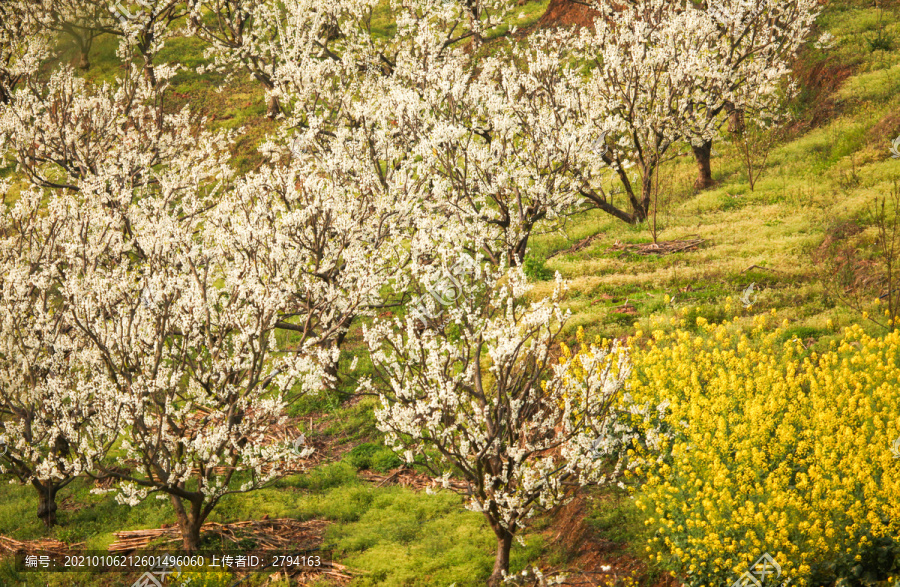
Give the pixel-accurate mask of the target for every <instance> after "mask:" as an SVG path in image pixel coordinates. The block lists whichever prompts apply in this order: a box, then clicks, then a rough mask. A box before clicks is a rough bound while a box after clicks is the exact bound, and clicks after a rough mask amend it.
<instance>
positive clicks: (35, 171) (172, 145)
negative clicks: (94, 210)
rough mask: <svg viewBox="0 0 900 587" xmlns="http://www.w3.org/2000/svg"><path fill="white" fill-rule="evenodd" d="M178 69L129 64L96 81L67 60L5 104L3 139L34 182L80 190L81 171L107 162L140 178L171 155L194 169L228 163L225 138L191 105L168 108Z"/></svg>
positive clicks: (0, 120)
mask: <svg viewBox="0 0 900 587" xmlns="http://www.w3.org/2000/svg"><path fill="white" fill-rule="evenodd" d="M176 71H177V69H176V68H174V67H169V66H160V67H159V68H157V78H158V79H157V83H151V82H150V81H149V80H148V79H146V77H144V76H142V74H141V70H140V68H138V67H136V66H132V67H131V68H130V69H129V70H127V71H126V73H125V74H124V75H123V76H122V77H118V78H116V79H115V80H114V81H113V82H112V83H104V84H103V85H101V86H99V87H98V86H95V85H90V84H88V83H87V82H86V81H85V80H84V79H83V78H81V77H78V76H76V75H75V71H74V70H73V69H72V68H71V67H69V66H63V67H61V68H59V69H58V70H56V71H55V72H54V73H53V74H52V75H51V76H50V78H49V80H48V81H46V83H40V82H38V81H34V82H32V83H29V84H28V85H27V87H25V88H22V91H18V92H16V93H15V94H14V95H13V97H12V100H11V102H10V104H9V105H8V107H6V108H4V109H2V110H0V147H2V148H3V149H4V150H5V151H6V153H7V154H8V156H10V157H12V158H13V159H14V160H15V161H16V163H17V170H18V171H19V172H20V173H21V174H22V175H23V176H25V178H27V181H28V182H29V183H31V184H33V185H36V186H42V187H47V188H65V189H69V190H78V189H80V187H79V182H80V180H81V179H83V178H85V177H88V176H91V175H94V176H96V175H99V174H101V172H102V171H103V170H104V169H106V168H109V169H114V170H115V181H116V182H117V183H119V184H122V185H126V184H128V185H140V184H144V183H146V182H147V181H152V180H153V178H152V176H148V175H147V173H146V170H147V169H149V168H152V167H154V166H157V165H162V164H169V163H171V162H174V161H180V163H178V165H179V166H180V168H181V169H183V170H189V169H191V168H194V169H195V172H194V173H196V174H201V175H202V174H203V173H207V172H217V171H213V170H210V169H209V165H215V166H219V167H221V166H222V165H223V164H224V162H223V161H222V160H221V158H220V157H218V156H216V157H213V156H212V155H213V154H215V153H218V152H221V150H222V149H223V148H224V143H222V141H221V140H220V139H217V138H216V135H214V134H213V133H210V132H208V131H204V130H202V128H203V124H204V120H203V119H202V118H199V117H197V116H195V115H193V114H191V112H190V110H189V109H188V108H187V107H185V108H183V109H182V110H181V111H179V112H177V113H174V114H173V113H167V112H166V111H165V109H164V103H165V98H166V95H167V90H168V80H170V79H171V77H172V76H174V75H175V73H176ZM185 177H189V176H185Z"/></svg>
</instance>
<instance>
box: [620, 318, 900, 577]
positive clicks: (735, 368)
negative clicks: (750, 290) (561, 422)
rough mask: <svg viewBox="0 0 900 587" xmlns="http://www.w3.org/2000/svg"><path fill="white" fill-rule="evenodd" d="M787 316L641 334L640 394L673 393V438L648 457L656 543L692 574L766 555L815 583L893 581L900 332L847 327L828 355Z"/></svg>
mask: <svg viewBox="0 0 900 587" xmlns="http://www.w3.org/2000/svg"><path fill="white" fill-rule="evenodd" d="M775 324H777V318H776V316H775V315H774V314H772V315H764V316H758V317H757V318H756V319H755V325H754V327H753V328H752V329H750V331H749V332H748V331H747V330H746V329H741V328H738V327H736V326H735V325H733V324H729V323H728V322H725V323H723V324H718V325H714V324H707V323H706V321H705V320H703V319H702V318H701V319H698V320H697V326H698V330H695V331H693V332H689V331H686V330H682V329H678V330H675V331H674V332H672V333H670V334H666V333H663V332H662V331H661V330H657V331H655V332H654V333H653V336H652V337H651V342H650V344H649V345H646V344H644V345H633V346H632V349H631V356H632V361H633V364H634V371H633V374H632V381H631V389H630V393H631V396H633V397H632V398H631V401H634V402H636V403H639V404H640V403H644V402H649V403H650V404H651V405H658V404H659V403H660V402H662V401H664V400H668V402H669V404H668V407H667V409H666V411H665V415H664V416H662V418H663V420H664V421H663V423H662V424H663V425H664V426H665V427H666V428H667V430H669V432H670V434H669V437H668V438H666V439H664V441H663V444H662V447H661V449H660V450H657V451H652V452H651V451H649V450H647V449H646V448H645V447H639V448H638V449H637V451H638V453H639V454H635V455H634V456H635V457H636V458H637V459H638V460H639V461H640V462H641V466H639V467H638V469H637V470H636V474H637V481H638V483H637V484H636V487H637V489H636V495H635V497H636V503H637V504H638V506H639V507H640V508H641V510H642V511H643V512H644V513H645V516H646V518H645V524H646V525H647V526H648V528H649V529H650V530H651V535H652V536H653V538H652V539H651V543H650V544H649V545H648V547H647V548H648V552H650V553H651V556H652V557H653V558H654V559H655V560H656V561H658V562H659V563H660V564H661V566H663V567H664V568H668V569H669V570H672V571H675V572H676V573H677V574H678V575H679V576H680V577H682V578H683V579H684V580H685V582H686V584H688V585H691V586H700V585H716V586H720V585H723V584H731V583H732V582H733V581H734V580H735V579H737V578H738V577H739V576H740V575H741V574H743V573H744V572H745V571H747V570H748V568H749V566H750V565H751V564H753V562H754V561H756V560H757V559H758V558H759V557H760V556H761V555H762V554H763V553H768V554H769V555H770V556H772V557H773V558H774V560H775V561H776V562H778V564H780V565H781V567H782V575H781V578H780V581H784V580H785V579H786V578H787V577H790V578H791V584H792V585H798V586H801V587H802V586H804V585H812V584H815V582H816V581H820V580H828V581H834V580H835V579H837V578H840V577H850V576H857V577H858V576H859V574H860V573H869V576H870V577H871V578H873V579H877V580H884V579H887V576H884V577H880V576H879V575H881V574H885V573H889V572H890V570H891V569H890V568H889V567H890V564H888V568H877V567H878V565H879V564H881V565H882V567H883V565H884V563H883V562H879V560H881V561H884V560H890V559H891V558H893V555H892V554H887V555H886V554H885V553H895V554H898V555H900V546H898V542H896V541H895V539H894V537H896V536H898V535H900V459H898V458H894V454H895V452H896V451H897V450H898V447H900V443H896V444H895V441H896V439H898V438H900V331H894V332H893V333H891V334H887V335H885V336H882V337H870V336H868V335H866V334H865V333H864V332H863V330H862V329H861V328H860V327H859V326H854V327H851V328H847V329H845V331H844V333H843V336H842V338H841V339H840V340H839V341H838V342H835V343H832V348H831V349H830V350H829V351H828V352H824V353H822V354H821V355H819V354H816V353H810V352H808V351H807V350H806V349H805V348H804V347H803V345H802V343H801V342H800V341H799V340H796V339H795V340H788V341H787V342H783V341H784V339H785V336H784V334H783V330H782V329H781V328H777V327H775ZM640 346H643V347H644V348H640Z"/></svg>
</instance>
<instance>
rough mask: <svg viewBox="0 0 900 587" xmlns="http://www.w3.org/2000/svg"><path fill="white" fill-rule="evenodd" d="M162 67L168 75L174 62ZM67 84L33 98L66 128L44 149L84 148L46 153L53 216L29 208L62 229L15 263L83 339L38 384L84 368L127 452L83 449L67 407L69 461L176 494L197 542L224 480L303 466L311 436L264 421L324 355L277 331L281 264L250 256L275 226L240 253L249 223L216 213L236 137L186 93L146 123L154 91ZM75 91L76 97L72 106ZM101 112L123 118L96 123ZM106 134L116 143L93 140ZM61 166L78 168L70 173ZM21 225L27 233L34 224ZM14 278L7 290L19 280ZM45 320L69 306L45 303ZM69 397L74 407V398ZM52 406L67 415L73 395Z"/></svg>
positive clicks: (45, 390)
mask: <svg viewBox="0 0 900 587" xmlns="http://www.w3.org/2000/svg"><path fill="white" fill-rule="evenodd" d="M139 71H140V70H139V69H134V70H132V76H131V78H130V79H131V80H132V81H133V82H134V83H137V84H143V87H144V88H146V90H147V94H146V96H143V95H139V96H138V98H141V97H146V98H148V99H151V101H152V99H153V98H154V97H156V96H157V93H158V92H160V91H161V86H159V85H157V84H153V83H152V82H150V81H149V80H147V79H145V78H144V77H143V76H142V75H140V73H139ZM159 71H160V73H161V74H162V75H165V76H166V77H168V76H169V74H170V73H171V68H167V67H164V66H160V67H159ZM136 72H137V73H136ZM61 75H62V77H61V78H60V79H61V80H63V81H67V82H71V79H70V78H67V77H66V74H65V73H62V74H61ZM127 83H128V82H127V81H122V80H120V82H119V84H118V85H114V86H113V87H119V88H121V87H122V86H125V85H127ZM61 85H62V86H65V85H66V84H61ZM68 87H69V89H70V90H71V94H69V95H70V96H71V100H70V101H65V100H62V101H57V102H54V105H53V106H50V107H49V108H46V109H41V108H40V107H38V106H35V108H36V111H37V113H38V116H35V117H32V118H31V119H30V120H32V121H34V123H36V125H37V126H39V127H40V128H39V129H38V131H36V132H38V133H39V134H42V133H46V132H48V130H53V131H54V133H55V136H58V137H62V138H61V139H60V141H59V143H56V144H55V143H53V142H52V141H50V142H49V145H47V146H46V147H45V148H46V149H57V150H58V151H57V152H61V153H66V152H67V151H68V150H69V149H70V147H71V150H73V151H75V152H76V153H78V155H77V156H75V157H73V158H72V159H66V158H65V157H63V158H61V159H60V160H59V162H58V163H59V164H58V165H56V166H55V167H54V164H55V163H57V162H56V160H55V159H54V158H53V157H47V158H46V160H42V162H41V165H37V166H36V167H39V168H40V169H41V171H42V173H41V174H38V173H35V174H33V175H26V178H31V179H33V183H34V185H35V186H36V188H37V187H40V188H42V190H43V191H41V192H37V191H35V194H40V195H35V196H33V197H31V199H30V200H29V201H31V202H33V203H34V206H35V210H39V209H40V208H41V207H42V206H46V208H47V215H46V216H44V215H42V214H40V213H38V212H34V213H33V214H31V215H29V216H27V218H28V219H29V221H30V222H32V223H40V226H44V227H54V228H55V230H57V231H59V235H58V236H57V237H56V238H54V239H51V240H50V241H47V242H52V243H54V247H53V248H52V249H50V250H48V251H45V250H44V249H43V248H41V246H42V243H43V242H45V241H46V240H47V239H37V238H32V239H30V240H29V241H28V242H29V243H30V245H31V246H32V247H33V248H34V249H35V251H37V252H46V254H45V255H44V256H43V257H39V256H38V255H37V254H36V252H35V251H25V252H23V253H22V254H21V255H20V258H19V263H20V264H22V265H24V266H26V267H31V266H32V265H35V266H36V267H37V269H32V271H38V269H39V270H40V272H39V276H40V278H41V280H42V281H41V285H42V287H44V288H45V290H41V291H46V292H49V294H48V295H50V296H51V302H48V304H47V305H48V306H49V307H50V308H51V310H52V315H53V316H54V317H58V318H56V320H58V321H59V322H58V323H59V324H62V325H63V326H66V328H65V330H61V332H63V333H64V334H66V336H68V337H70V338H71V339H72V341H73V342H68V343H67V345H68V347H71V348H72V351H71V352H69V353H68V355H67V357H66V362H65V364H62V363H61V361H62V359H60V358H59V357H58V355H59V354H60V353H59V352H57V353H56V354H55V355H53V357H55V361H56V362H55V363H53V366H54V367H55V368H57V370H58V371H59V372H60V374H59V375H58V376H55V379H53V380H50V383H47V384H46V385H41V386H36V387H34V388H33V390H32V392H31V393H32V395H31V397H37V398H38V399H41V400H43V401H44V403H45V404H46V405H47V409H50V408H51V407H53V406H54V405H55V402H57V399H58V397H57V396H53V395H50V394H52V393H57V394H62V395H63V396H64V397H69V399H68V400H67V402H69V403H65V404H64V407H65V406H70V405H71V402H74V401H76V400H77V398H78V397H80V396H78V395H77V394H76V393H75V392H76V391H77V390H78V389H79V388H78V385H82V386H84V387H85V389H86V392H85V393H87V392H90V393H94V394H98V396H97V397H95V396H90V399H91V402H92V408H91V409H100V407H102V406H107V405H108V406H111V407H110V410H113V411H111V412H110V413H115V414H117V418H118V420H117V421H116V426H115V427H113V428H114V429H115V431H116V432H117V433H118V437H119V440H120V444H119V445H117V447H118V449H120V450H122V451H123V453H124V457H123V458H122V459H120V460H118V461H117V462H111V461H110V460H107V459H101V460H99V461H98V460H96V459H93V458H92V457H91V456H90V455H89V454H85V453H80V452H77V451H75V450H74V449H75V447H74V446H73V445H74V442H73V441H74V440H76V437H75V436H74V434H75V433H76V432H78V431H79V428H78V427H77V426H74V425H71V424H70V425H68V426H66V425H65V424H64V423H57V424H56V425H57V426H60V427H61V428H62V429H63V430H67V431H68V432H67V434H66V435H64V436H63V437H62V438H63V440H65V441H66V442H67V443H68V445H69V447H71V448H70V449H66V448H65V446H63V447H62V448H59V449H57V451H56V453H52V454H54V455H55V454H60V455H66V456H68V455H70V454H75V453H76V452H77V454H78V455H79V456H80V458H81V459H83V460H84V461H83V462H82V463H81V465H79V466H80V468H78V466H75V465H72V466H71V467H69V468H68V469H66V471H65V472H68V473H71V474H77V473H78V472H83V473H85V474H89V475H92V476H95V477H98V478H99V477H106V478H112V479H114V480H116V481H117V482H118V483H117V485H116V486H115V487H114V488H113V490H115V491H117V497H118V498H119V499H120V500H121V501H123V502H125V503H130V504H135V503H137V502H138V501H140V500H141V499H143V498H145V497H146V496H148V495H149V494H151V493H152V494H156V495H158V496H161V497H162V498H168V499H169V500H170V501H171V503H172V505H173V508H174V510H175V512H176V514H177V517H178V522H179V526H180V527H181V530H182V537H183V542H184V547H185V548H187V549H191V550H194V549H196V548H197V547H198V546H199V539H200V537H199V531H200V527H201V526H202V524H203V522H204V520H205V519H206V518H207V517H208V516H209V514H210V512H211V511H212V510H213V509H214V508H215V506H216V504H217V503H218V502H219V500H221V498H222V497H223V496H225V495H228V494H232V493H239V492H245V491H250V490H252V489H255V488H257V487H260V486H262V485H265V484H266V483H269V482H270V481H272V480H273V479H275V478H277V477H278V476H280V475H282V474H284V473H285V472H286V471H288V470H291V469H296V468H297V467H299V466H301V464H300V463H298V458H299V457H302V456H304V455H305V454H308V452H304V453H303V454H300V455H298V454H295V453H294V452H293V451H292V450H290V447H287V446H283V445H281V444H279V443H274V442H272V441H271V440H269V437H270V436H271V432H272V430H273V429H274V427H278V426H280V425H283V424H284V419H285V411H284V405H285V404H284V401H283V398H284V395H285V394H286V393H287V392H289V391H296V390H297V388H298V386H299V387H301V388H304V387H305V388H307V389H310V388H312V387H313V386H314V385H315V384H316V382H317V381H318V378H316V377H315V376H314V375H313V376H310V372H311V371H313V370H314V369H313V368H314V367H315V365H313V368H307V365H306V364H305V363H304V362H303V360H298V359H296V358H294V357H292V356H288V355H286V354H285V353H283V352H282V349H280V348H279V347H278V346H277V339H276V336H275V331H276V328H277V326H276V325H277V324H278V323H279V322H280V321H282V320H283V316H284V313H285V312H286V311H287V309H288V308H289V304H288V302H289V293H291V292H292V290H290V288H288V287H285V281H284V280H283V279H281V276H280V275H277V274H275V275H272V274H266V273H265V272H264V271H262V270H261V268H260V266H259V265H255V264H254V261H255V260H257V259H258V258H259V257H260V256H261V255H258V254H256V252H255V251H254V250H253V249H252V247H254V246H255V247H259V246H260V245H261V242H262V241H259V240H258V239H257V240H252V241H251V242H249V243H247V245H248V247H251V248H245V249H244V250H242V251H240V252H239V254H236V252H235V250H234V248H233V245H234V244H235V242H236V240H237V239H236V237H235V235H236V234H240V232H239V231H240V229H241V227H240V226H239V225H238V224H235V223H234V222H226V221H225V219H224V216H223V214H221V213H220V214H218V215H217V213H216V206H217V205H218V204H220V203H223V202H225V201H226V200H225V199H224V197H223V194H224V193H225V190H226V188H228V187H230V185H231V181H232V180H233V178H232V173H231V171H230V168H229V166H228V164H227V162H228V159H229V157H230V153H229V152H228V147H229V146H230V143H231V140H230V139H231V137H230V136H228V135H226V134H220V133H211V132H209V131H202V130H200V129H198V128H197V126H196V124H195V122H196V121H194V120H193V118H192V117H191V116H189V115H187V113H186V112H185V111H182V112H176V113H171V114H170V113H166V112H165V111H162V110H160V111H158V112H156V114H158V120H156V121H155V122H154V123H149V122H147V123H146V124H147V126H144V127H142V126H141V124H142V123H143V122H145V121H144V120H143V119H141V120H140V121H130V120H129V119H130V118H133V117H135V116H137V114H138V113H140V112H142V110H141V108H140V107H137V106H130V109H124V110H123V109H119V106H120V103H119V102H117V101H116V99H115V96H117V95H118V94H117V93H116V91H113V90H112V89H110V88H106V89H101V90H100V91H99V92H98V94H94V93H93V91H88V89H87V88H85V87H83V86H80V85H79V84H78V83H75V82H71V83H69V86H68ZM19 93H21V92H17V94H16V98H15V99H14V102H15V101H17V100H18V99H19ZM49 94H50V95H52V94H53V90H52V89H51V90H49ZM97 95H99V96H101V98H99V99H97V100H94V98H95V97H96V96H97ZM69 102H71V103H69ZM125 102H126V103H129V104H131V102H130V101H129V100H125ZM91 105H94V106H95V107H94V108H92V109H89V108H88V107H89V106H91ZM15 106H16V105H14V106H13V107H11V109H13V110H15ZM150 106H152V103H151V104H150ZM66 108H69V109H70V110H69V112H70V113H71V112H76V113H78V115H71V116H69V115H65V114H64V113H63V112H64V111H65V109H66ZM26 111H29V110H27V109H26ZM150 111H151V112H152V111H153V110H152V108H151V110H150ZM89 113H90V114H94V115H95V116H94V117H91V116H90V115H89ZM43 114H46V116H43ZM57 114H59V115H60V116H59V117H57V116H56V115H57ZM12 120H19V119H18V118H15V117H13V119H12ZM98 121H106V122H109V123H110V124H108V125H104V124H99V125H98V126H94V123H97V122H98ZM82 124H83V126H82ZM85 128H90V129H95V128H96V129H97V132H96V133H91V134H90V137H89V140H81V141H75V142H74V143H73V144H72V145H70V143H68V141H67V138H68V137H77V136H80V134H83V132H82V133H80V132H79V131H83V129H85ZM18 130H21V129H18ZM100 131H102V132H100ZM142 131H143V132H142ZM103 133H106V134H105V135H104V134H103ZM30 136H31V135H27V134H22V133H19V132H17V131H16V129H14V132H10V133H7V134H6V135H4V144H5V145H9V146H11V148H12V149H13V151H15V152H22V151H27V148H28V141H29V140H31V139H30ZM104 141H108V142H104ZM107 144H108V145H110V149H111V150H110V152H111V153H113V154H114V155H115V156H114V157H107V158H106V159H103V158H101V157H100V156H99V155H98V154H96V153H91V154H83V153H82V151H88V150H91V149H102V148H104V147H105V146H106V145H107ZM110 152H107V153H106V155H107V156H108V155H109V154H110ZM72 161H75V162H76V163H77V164H73V163H72ZM85 162H91V164H87V163H85ZM56 177H63V178H65V181H64V182H60V183H57V182H55V181H54V179H53V178H56ZM36 188H35V189H36ZM231 211H232V210H229V211H228V212H229V213H230V212H231ZM229 220H232V219H231V218H229ZM14 228H15V230H13V233H14V234H19V233H21V234H28V231H24V232H23V230H24V229H23V228H21V227H14ZM275 239H276V240H278V239H279V237H278V236H276V237H275ZM32 260H33V262H32ZM34 279H37V278H34ZM22 287H26V286H22ZM8 291H9V292H10V295H11V296H12V293H13V292H14V290H13V289H9V290H8ZM11 299H14V298H11ZM51 310H48V311H51ZM43 323H46V324H47V326H46V327H45V328H49V326H53V325H55V324H57V322H56V321H54V320H50V319H49V318H48V319H44V321H43ZM43 323H41V324H43ZM60 328H61V327H60ZM47 334H49V335H52V334H54V331H48V332H47ZM40 340H47V341H49V340H51V339H50V338H49V337H47V336H44V335H41V337H40ZM60 340H68V339H60ZM68 347H67V348H68ZM38 350H40V351H41V352H45V353H46V351H43V350H42V349H38ZM73 380H74V381H73ZM57 381H58V382H57ZM51 383H52V385H51ZM35 394H37V395H35ZM66 394H68V396H67V395H66ZM35 401H37V400H35ZM68 409H69V410H70V411H71V412H72V413H73V414H77V410H76V408H75V407H69V408H68ZM56 412H57V413H56V414H55V415H56V416H57V417H61V416H59V414H60V413H61V408H60V409H58V410H56ZM80 416H81V417H83V416H84V412H82V413H81V414H80ZM72 418H76V416H75V415H73V416H72ZM63 422H65V421H63ZM70 429H73V430H74V431H72V430H70ZM45 436H47V435H46V434H45ZM58 436H59V435H57V437H58ZM49 440H53V437H49ZM104 446H106V445H104ZM45 452H46V450H45ZM54 458H56V457H54ZM57 460H58V458H57ZM57 468H58V467H57Z"/></svg>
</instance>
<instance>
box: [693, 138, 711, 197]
mask: <svg viewBox="0 0 900 587" xmlns="http://www.w3.org/2000/svg"><path fill="white" fill-rule="evenodd" d="M691 149H693V151H694V159H696V161H697V180H696V181H695V182H694V187H695V188H697V189H698V190H705V189H706V188H709V187H712V186H713V184H714V183H715V182H714V181H713V178H712V167H711V166H710V156H711V155H712V141H711V140H710V141H706V142H705V143H703V144H702V145H700V146H699V147H697V146H694V145H691Z"/></svg>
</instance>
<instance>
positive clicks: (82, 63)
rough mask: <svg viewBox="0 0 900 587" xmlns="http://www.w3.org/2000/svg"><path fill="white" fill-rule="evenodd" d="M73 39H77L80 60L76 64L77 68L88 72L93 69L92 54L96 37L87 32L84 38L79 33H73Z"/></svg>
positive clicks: (76, 44)
mask: <svg viewBox="0 0 900 587" xmlns="http://www.w3.org/2000/svg"><path fill="white" fill-rule="evenodd" d="M72 37H73V38H74V39H75V46H76V47H77V48H78V58H77V61H76V62H75V66H76V67H77V68H78V69H83V70H84V71H87V70H88V69H90V68H91V57H90V53H91V45H93V44H94V37H93V35H92V34H91V33H90V32H89V31H88V32H85V33H84V35H83V36H82V35H81V34H78V33H77V32H73V33H72Z"/></svg>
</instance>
